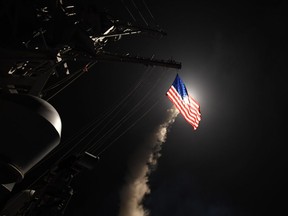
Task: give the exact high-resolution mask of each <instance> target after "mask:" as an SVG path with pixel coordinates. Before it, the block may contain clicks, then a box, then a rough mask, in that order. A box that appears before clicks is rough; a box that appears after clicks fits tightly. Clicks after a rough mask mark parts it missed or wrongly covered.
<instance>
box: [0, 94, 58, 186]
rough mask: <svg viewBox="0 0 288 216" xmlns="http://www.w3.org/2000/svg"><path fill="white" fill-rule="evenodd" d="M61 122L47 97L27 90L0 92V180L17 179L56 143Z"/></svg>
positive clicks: (19, 179)
mask: <svg viewBox="0 0 288 216" xmlns="http://www.w3.org/2000/svg"><path fill="white" fill-rule="evenodd" d="M61 130H62V123H61V119H60V116H59V114H58V112H57V111H56V109H55V108H54V107H53V106H52V105H51V104H49V103H48V102H47V101H45V100H43V99H41V98H39V97H35V96H32V95H27V94H22V95H21V94H8V95H1V96H0V134H1V135H0V139H1V141H0V183H1V184H6V183H12V182H19V181H21V180H22V179H23V178H24V175H25V173H26V172H27V171H29V170H30V169H31V168H32V167H33V166H34V165H36V164H37V163H38V162H39V161H40V160H41V159H43V158H44V157H45V156H46V155H47V154H48V153H49V152H50V151H51V150H53V149H54V148H55V147H56V146H57V145H58V144H59V143H60V138H61Z"/></svg>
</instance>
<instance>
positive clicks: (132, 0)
mask: <svg viewBox="0 0 288 216" xmlns="http://www.w3.org/2000/svg"><path fill="white" fill-rule="evenodd" d="M131 2H132V4H133V5H134V7H135V8H136V10H137V11H138V13H139V15H140V17H141V18H142V20H143V21H144V22H145V24H146V26H148V23H147V21H146V20H145V18H144V16H143V15H142V13H141V11H140V10H139V8H138V7H137V5H136V4H135V2H134V0H131Z"/></svg>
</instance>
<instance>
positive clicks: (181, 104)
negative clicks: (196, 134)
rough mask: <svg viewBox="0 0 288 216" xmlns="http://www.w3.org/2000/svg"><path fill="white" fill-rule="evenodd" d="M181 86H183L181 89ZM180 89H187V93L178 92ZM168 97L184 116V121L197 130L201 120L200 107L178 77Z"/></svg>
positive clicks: (168, 92)
mask: <svg viewBox="0 0 288 216" xmlns="http://www.w3.org/2000/svg"><path fill="white" fill-rule="evenodd" d="M175 85H176V86H175ZM179 85H182V86H180V87H179ZM180 88H181V89H182V90H183V89H185V92H184V94H183V93H182V95H181V92H180V93H179V92H178V91H177V89H180ZM166 95H167V96H168V98H169V99H170V100H171V102H172V103H173V104H174V105H175V106H176V108H177V109H178V110H179V112H180V113H181V114H182V115H183V117H184V119H185V120H186V121H187V122H188V123H190V124H191V125H192V126H193V128H194V130H196V129H197V127H198V126H199V122H200V120H201V113H200V105H199V103H198V102H197V101H196V100H195V99H194V98H192V97H191V96H190V95H189V94H188V92H187V90H186V87H185V85H184V83H183V82H182V80H181V79H180V77H179V76H178V75H177V77H176V79H175V81H174V82H173V85H172V86H171V87H170V88H169V90H168V91H167V93H166ZM183 95H184V96H183Z"/></svg>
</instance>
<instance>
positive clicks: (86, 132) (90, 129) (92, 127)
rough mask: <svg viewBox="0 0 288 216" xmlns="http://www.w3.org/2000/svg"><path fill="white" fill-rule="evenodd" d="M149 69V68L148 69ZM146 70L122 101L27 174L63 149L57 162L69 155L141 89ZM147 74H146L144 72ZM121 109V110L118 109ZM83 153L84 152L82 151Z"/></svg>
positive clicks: (145, 77)
mask: <svg viewBox="0 0 288 216" xmlns="http://www.w3.org/2000/svg"><path fill="white" fill-rule="evenodd" d="M148 69H150V68H148ZM148 69H146V70H145V72H144V73H143V75H142V76H141V78H140V79H139V81H138V83H137V84H136V85H135V86H134V87H133V88H132V89H129V91H128V92H129V93H128V94H127V95H126V96H125V97H122V99H121V100H120V101H119V102H118V103H116V104H115V105H114V106H112V107H111V108H110V110H108V111H106V113H104V114H102V117H101V118H95V119H94V120H93V121H92V122H91V123H89V124H87V125H86V126H85V127H83V128H82V129H81V130H79V131H78V132H77V133H76V134H74V135H73V136H72V137H70V138H69V139H68V140H66V141H65V142H64V143H62V144H61V145H59V146H58V147H57V148H55V149H54V150H52V151H51V152H50V153H49V154H48V155H47V156H46V157H45V158H44V159H43V160H41V161H40V162H39V163H37V164H36V165H35V166H34V167H32V168H31V169H30V170H29V171H28V172H31V171H32V170H34V169H35V168H36V167H38V166H40V165H41V164H43V163H44V162H46V161H47V160H48V159H50V158H52V157H53V156H54V155H56V153H57V152H59V151H61V150H63V149H64V148H65V147H67V146H68V145H70V146H69V150H68V151H66V154H64V155H62V157H61V158H60V159H58V162H59V161H60V160H61V159H63V158H64V157H65V156H67V155H68V153H70V152H71V151H72V150H73V149H74V148H75V147H77V146H78V145H80V144H81V142H82V141H83V140H84V139H85V138H87V137H88V136H89V135H90V134H91V133H92V132H94V131H95V130H96V129H97V128H98V127H99V126H100V124H101V123H103V122H104V121H105V120H106V119H107V118H109V117H110V116H111V115H112V114H113V113H114V112H115V110H116V109H117V108H118V107H120V106H121V105H122V104H123V103H125V102H127V100H128V99H131V98H130V96H131V95H132V94H134V93H135V92H136V90H138V88H139V87H141V85H142V84H143V82H144V81H145V79H147V77H149V76H150V74H151V70H150V71H148ZM147 71H148V72H149V73H148V74H147V73H146V72H147ZM120 109H121V108H120ZM79 137H80V138H81V139H80V140H79V141H78V142H77V143H76V144H74V145H73V146H71V143H72V142H73V141H74V140H76V139H77V138H79ZM83 152H84V150H83ZM28 172H27V173H28Z"/></svg>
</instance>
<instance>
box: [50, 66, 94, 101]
mask: <svg viewBox="0 0 288 216" xmlns="http://www.w3.org/2000/svg"><path fill="white" fill-rule="evenodd" d="M94 64H96V61H91V62H89V63H88V65H86V69H89V68H90V67H92V66H93V65H94ZM83 72H84V70H83V69H82V68H81V69H79V70H78V71H77V72H76V73H78V75H77V76H76V77H75V78H73V79H72V80H71V81H70V82H68V83H67V84H66V85H65V86H63V87H62V88H61V89H59V90H58V91H57V92H55V93H54V94H53V95H51V96H50V97H48V98H47V99H46V101H49V100H50V99H52V98H53V97H55V96H56V95H57V94H59V93H60V92H61V91H62V90H64V89H65V88H66V87H68V86H69V85H70V84H71V83H73V82H74V81H75V80H77V79H78V78H79V77H80V76H81V75H83V74H84V73H83Z"/></svg>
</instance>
